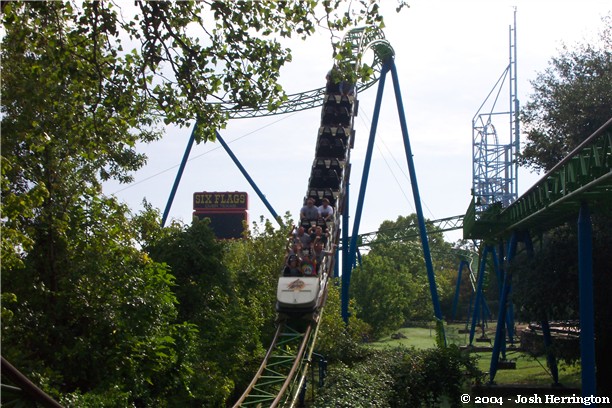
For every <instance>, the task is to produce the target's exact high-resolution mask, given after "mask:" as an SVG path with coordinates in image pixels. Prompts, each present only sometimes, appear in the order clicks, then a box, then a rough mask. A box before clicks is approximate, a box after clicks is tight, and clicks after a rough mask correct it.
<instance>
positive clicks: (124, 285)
mask: <svg viewBox="0 0 612 408" xmlns="http://www.w3.org/2000/svg"><path fill="white" fill-rule="evenodd" d="M70 214H71V217H70V218H68V219H67V220H66V223H65V225H64V231H63V234H62V235H60V236H58V235H55V234H51V236H50V241H42V242H40V243H37V245H35V246H34V248H33V249H32V250H31V251H30V252H29V253H28V255H27V256H26V257H25V258H24V263H23V267H21V268H11V269H6V268H3V271H2V288H3V291H5V293H13V294H14V299H16V302H13V303H10V304H3V306H4V307H5V308H6V309H8V310H10V312H11V313H12V316H13V317H12V318H11V319H8V320H3V324H2V339H3V346H4V347H3V355H4V356H5V357H6V358H7V359H8V360H9V361H11V362H12V363H14V364H15V365H16V366H17V367H19V368H20V369H21V370H23V371H24V373H26V374H27V375H29V376H30V377H31V378H33V379H35V380H36V382H37V383H39V384H41V385H44V387H45V389H46V390H47V391H48V392H50V393H52V394H53V395H62V394H64V395H65V394H70V393H73V392H77V393H83V394H84V393H88V392H93V393H94V394H100V395H102V394H104V393H105V392H106V391H105V390H107V389H112V388H113V387H118V390H119V394H122V395H124V394H126V395H127V394H129V397H130V400H131V401H137V400H140V401H144V402H146V403H147V404H150V405H151V404H152V405H158V406H163V405H162V402H163V400H164V397H165V395H168V394H173V393H175V392H178V390H180V389H181V387H184V384H182V383H180V381H179V382H177V383H175V384H168V383H167V381H168V379H172V380H175V379H176V377H173V376H170V375H169V374H170V373H171V372H172V373H175V374H174V375H176V376H178V377H180V375H183V374H184V373H185V372H186V371H189V367H187V366H185V365H184V364H183V363H182V361H181V357H180V356H181V353H183V351H182V349H181V341H182V339H189V338H190V337H191V336H192V335H193V327H192V326H191V325H189V324H182V323H176V322H175V319H176V309H175V303H176V297H175V296H174V294H173V292H172V290H171V287H172V286H173V285H174V278H173V276H172V275H170V274H169V271H168V268H167V267H166V266H165V265H162V264H159V263H155V262H153V261H152V260H151V259H150V258H149V257H147V256H146V255H144V254H142V253H141V252H139V251H138V250H136V249H134V248H133V247H132V246H131V237H133V236H134V234H135V232H134V230H133V229H132V228H131V224H130V222H129V219H128V218H126V216H125V214H126V209H125V208H124V207H122V206H119V205H117V204H116V203H115V202H114V200H112V199H105V200H98V199H94V200H92V201H91V202H90V203H89V205H87V206H85V205H82V206H78V207H76V208H71V211H70ZM50 249H53V250H54V252H53V253H52V255H54V257H53V258H51V257H50V256H49V255H50V252H49V250H50ZM109 373H113V374H112V375H109ZM122 398H123V397H122Z"/></svg>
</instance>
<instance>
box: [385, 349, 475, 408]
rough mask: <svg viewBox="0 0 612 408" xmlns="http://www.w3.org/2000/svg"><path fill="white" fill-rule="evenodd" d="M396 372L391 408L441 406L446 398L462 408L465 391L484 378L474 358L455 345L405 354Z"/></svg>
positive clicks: (452, 404) (453, 404) (451, 403)
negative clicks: (467, 387) (467, 386)
mask: <svg viewBox="0 0 612 408" xmlns="http://www.w3.org/2000/svg"><path fill="white" fill-rule="evenodd" d="M396 370H397V371H396V373H397V375H396V376H395V384H394V391H395V393H394V396H393V399H392V400H391V403H390V404H389V406H393V407H398V408H402V407H433V406H440V404H441V403H442V401H443V398H444V397H446V399H447V400H448V402H449V403H450V406H451V407H460V406H461V402H460V401H461V400H460V395H461V393H462V389H463V387H464V386H465V385H466V384H470V382H474V381H477V379H478V378H480V376H481V373H480V371H479V370H478V369H477V367H476V361H475V360H474V358H473V357H470V355H469V354H468V353H465V352H461V350H459V347H457V346H456V345H451V346H449V347H444V348H435V349H428V350H423V351H420V352H416V351H413V352H412V353H406V354H405V355H404V356H403V358H402V360H401V363H400V364H399V367H396Z"/></svg>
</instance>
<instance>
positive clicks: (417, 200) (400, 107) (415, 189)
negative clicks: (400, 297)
mask: <svg viewBox="0 0 612 408" xmlns="http://www.w3.org/2000/svg"><path fill="white" fill-rule="evenodd" d="M390 65H391V77H392V78H393V88H394V90H395V101H396V103H397V112H398V114H399V119H400V125H401V128H402V135H403V137H404V148H405V149H406V159H407V160H408V172H409V174H410V181H411V184H412V195H413V196H414V206H415V209H416V213H417V219H418V223H419V231H420V235H421V244H422V245H423V257H424V258H425V266H426V267H427V277H428V278H429V291H430V292H431V300H432V303H433V308H434V314H435V316H436V319H438V321H439V322H441V321H442V318H443V316H442V309H441V308H440V301H439V300H438V289H437V288H436V278H435V275H434V270H433V263H432V262H431V253H430V251H429V240H428V239H427V230H426V229H425V218H424V217H423V208H422V206H421V196H420V195H419V186H418V183H417V178H416V171H415V168H414V161H413V159H412V151H411V148H410V139H409V137H408V126H407V124H406V116H405V115H404V103H403V102H402V94H401V91H400V86H399V78H398V75H397V69H396V67H395V63H394V62H393V61H391V64H390ZM441 327H442V331H443V333H442V334H444V326H441ZM444 344H446V335H445V334H444Z"/></svg>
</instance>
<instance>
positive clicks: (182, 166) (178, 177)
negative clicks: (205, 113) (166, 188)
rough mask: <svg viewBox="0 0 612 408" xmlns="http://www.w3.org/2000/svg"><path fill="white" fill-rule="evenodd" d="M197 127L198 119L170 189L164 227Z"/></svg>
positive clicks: (162, 223) (163, 217) (163, 221)
mask: <svg viewBox="0 0 612 408" xmlns="http://www.w3.org/2000/svg"><path fill="white" fill-rule="evenodd" d="M197 129H198V121H196V123H195V124H194V125H193V130H192V131H191V136H189V141H188V142H187V148H186V149H185V153H183V160H181V165H180V166H179V169H178V172H177V173H176V178H175V179H174V185H173V186H172V191H170V197H169V198H168V202H167V203H166V209H165V210H164V215H163V216H162V222H161V226H162V228H163V227H165V226H166V220H167V219H168V214H170V208H171V207H172V202H173V201H174V196H175V195H176V190H178V186H179V183H180V182H181V177H183V171H184V170H185V166H186V165H187V160H188V159H189V153H191V148H192V147H193V142H194V141H195V134H196V130H197Z"/></svg>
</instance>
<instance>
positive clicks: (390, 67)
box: [341, 60, 446, 345]
mask: <svg viewBox="0 0 612 408" xmlns="http://www.w3.org/2000/svg"><path fill="white" fill-rule="evenodd" d="M389 71H391V77H392V80H393V88H394V91H395V100H396V103H397V110H398V116H399V120H400V126H401V129H402V136H403V140H404V148H405V150H406V160H407V162H408V171H409V174H410V181H411V185H412V193H413V196H414V202H415V207H416V213H417V220H418V225H419V232H420V237H421V245H422V246H423V257H424V258H425V266H426V268H427V278H428V280H429V289H430V293H431V299H432V305H433V309H434V315H435V317H436V319H437V320H438V322H439V323H441V322H442V319H443V316H442V310H441V308H440V302H439V300H438V291H437V288H436V281H435V275H434V270H433V263H432V261H431V253H430V250H429V240H428V238H427V230H426V228H425V217H424V216H423V209H422V206H421V197H420V195H419V188H418V183H417V178H416V171H415V167H414V161H413V159H412V156H413V155H412V151H411V148H410V139H409V137H408V127H407V125H406V117H405V115H404V105H403V102H402V96H401V91H400V87H399V79H398V75H397V69H396V67H395V63H394V61H393V60H388V61H385V62H384V64H383V66H382V69H381V75H380V79H379V84H378V90H377V94H376V103H375V106H374V113H373V115H372V125H371V128H370V137H369V140H368V147H367V150H366V157H365V162H364V169H363V174H362V178H361V186H360V190H359V197H358V199H357V208H356V211H355V219H354V221H353V233H352V237H351V243H350V247H349V254H348V257H349V262H348V263H344V267H345V269H343V271H342V275H343V278H342V284H343V286H344V285H346V289H345V288H344V287H343V290H342V299H341V302H342V305H341V306H342V317H343V318H344V319H345V322H346V321H348V320H347V319H348V300H349V299H348V288H349V286H350V274H351V268H352V266H353V265H354V264H355V256H356V249H357V237H358V233H359V224H360V221H361V213H362V210H363V203H364V198H365V191H366V186H367V181H368V174H369V171H370V163H371V161H372V151H373V149H374V139H375V136H376V129H377V126H378V119H379V115H380V106H381V103H382V94H383V90H384V85H385V78H386V75H387V73H388V72H389ZM439 327H441V331H442V335H443V338H444V344H445V345H446V334H445V333H444V325H443V324H440V325H439Z"/></svg>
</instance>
